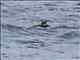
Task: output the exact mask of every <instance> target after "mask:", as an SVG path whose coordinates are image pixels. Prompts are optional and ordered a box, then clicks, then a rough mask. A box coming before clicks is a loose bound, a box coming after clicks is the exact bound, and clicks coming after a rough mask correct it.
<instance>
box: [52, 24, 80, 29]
mask: <svg viewBox="0 0 80 60" xmlns="http://www.w3.org/2000/svg"><path fill="white" fill-rule="evenodd" d="M53 29H80V27H75V26H66V25H61V26H57V27H54V28H53Z"/></svg>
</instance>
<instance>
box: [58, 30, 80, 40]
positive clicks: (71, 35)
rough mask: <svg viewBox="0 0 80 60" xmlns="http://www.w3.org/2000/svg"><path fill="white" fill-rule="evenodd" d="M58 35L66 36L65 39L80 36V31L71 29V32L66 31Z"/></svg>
mask: <svg viewBox="0 0 80 60" xmlns="http://www.w3.org/2000/svg"><path fill="white" fill-rule="evenodd" d="M57 37H60V38H64V39H74V38H78V37H80V32H79V31H71V32H67V33H64V34H63V35H61V36H57Z"/></svg>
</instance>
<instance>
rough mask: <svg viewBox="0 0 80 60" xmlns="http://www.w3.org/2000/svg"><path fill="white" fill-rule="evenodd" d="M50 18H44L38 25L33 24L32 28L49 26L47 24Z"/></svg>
mask: <svg viewBox="0 0 80 60" xmlns="http://www.w3.org/2000/svg"><path fill="white" fill-rule="evenodd" d="M47 22H48V20H42V22H41V23H40V24H38V25H35V26H32V27H30V28H34V27H43V28H47V27H49V25H48V24H47Z"/></svg>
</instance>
